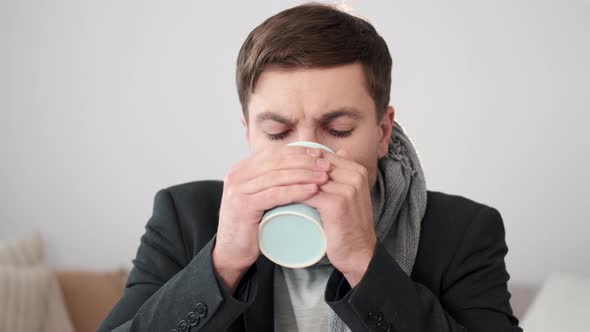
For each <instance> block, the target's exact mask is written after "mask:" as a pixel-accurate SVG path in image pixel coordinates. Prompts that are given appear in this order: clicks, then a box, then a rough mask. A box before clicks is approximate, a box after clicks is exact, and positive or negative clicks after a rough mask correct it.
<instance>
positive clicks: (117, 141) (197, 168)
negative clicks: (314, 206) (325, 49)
mask: <svg viewBox="0 0 590 332" xmlns="http://www.w3.org/2000/svg"><path fill="white" fill-rule="evenodd" d="M296 3H298V2H297V1H286V2H283V3H280V2H278V1H256V2H250V3H246V2H238V1H233V2H232V1H215V2H210V3H205V2H200V1H174V2H171V1H113V0H110V1H80V0H54V1H30V0H0V47H1V48H2V49H1V51H0V162H1V166H0V171H1V173H0V239H4V238H10V237H13V236H16V235H18V234H23V233H25V232H26V231H28V230H30V229H32V228H38V229H40V230H41V231H42V233H43V235H44V236H45V238H46V241H47V250H48V252H47V253H48V259H49V261H50V263H51V264H52V265H54V266H59V267H86V268H93V269H103V268H111V267H115V266H117V265H126V266H129V265H130V261H131V259H132V258H133V256H134V254H135V250H136V248H137V246H138V244H139V237H140V236H141V234H143V227H144V225H145V223H146V222H147V220H148V218H149V216H150V214H151V209H152V203H153V197H154V194H155V192H156V191H157V190H158V189H160V188H163V187H167V186H169V185H172V184H176V183H181V182H187V181H193V180H197V179H208V178H217V179H221V178H223V175H224V174H225V172H226V170H227V169H229V167H230V166H231V165H232V164H233V163H234V162H235V161H236V160H238V159H240V158H244V157H247V155H248V149H247V145H246V143H245V142H244V140H243V132H242V128H241V125H240V122H239V114H240V108H239V102H238V99H237V94H236V92H235V85H234V69H235V59H236V56H237V52H238V49H239V47H240V45H241V43H242V42H243V40H244V38H245V37H246V35H247V34H248V33H249V32H250V31H251V30H252V29H253V28H254V27H255V26H256V25H257V24H259V23H260V22H262V20H263V19H264V18H266V17H268V16H270V15H272V14H274V13H276V12H278V11H279V10H282V9H284V8H286V7H289V6H291V5H293V4H296ZM348 4H349V5H350V6H352V7H354V8H356V9H357V12H358V13H359V14H361V15H362V16H365V17H367V18H369V19H370V20H371V21H372V22H373V23H374V25H375V26H376V28H377V29H378V31H379V32H380V33H381V34H382V35H383V36H384V38H385V39H386V40H387V42H388V44H389V47H390V50H391V52H392V54H393V57H394V66H395V68H394V78H393V81H394V82H393V91H392V105H394V107H396V110H397V112H396V116H397V120H398V121H399V122H400V123H401V124H402V125H403V126H404V127H405V129H406V131H407V132H408V134H409V135H410V137H411V138H412V139H413V141H414V143H415V145H416V146H417V148H418V152H419V154H420V157H421V159H422V162H423V165H424V168H425V171H426V178H427V183H428V186H429V188H430V189H431V190H440V191H444V192H448V193H454V194H460V195H464V196H466V197H469V198H472V199H474V200H478V201H480V202H483V203H486V204H489V205H492V206H494V207H496V208H498V209H499V210H500V212H501V213H502V216H503V218H504V222H505V225H506V229H507V240H508V243H509V248H510V251H509V254H508V258H507V260H508V268H509V271H510V273H511V275H512V277H513V280H521V281H531V282H539V281H541V280H543V279H544V278H546V277H547V276H548V275H549V274H550V273H552V272H555V271H568V272H574V273H582V274H585V275H590V254H589V253H590V244H589V242H588V241H587V237H588V235H589V234H590V226H589V223H590V212H589V209H588V203H590V202H589V199H588V198H589V197H590V180H589V176H588V173H587V170H589V169H590V158H589V144H588V141H589V140H588V138H587V136H586V135H585V134H584V133H583V130H584V128H585V127H586V126H587V123H589V122H590V116H589V115H588V111H589V109H588V106H587V105H588V104H589V101H590V100H589V95H590V93H589V88H590V81H589V77H590V65H589V61H588V59H590V45H589V44H590V39H589V38H588V31H590V20H589V19H588V17H590V3H589V2H588V1H582V0H578V1H575V0H571V1H557V0H554V1H533V0H526V1H524V0H523V1H507V0H502V1H493V2H491V1H487V2H482V1H477V2H475V1H467V0H464V1H450V2H449V1H445V2H440V1H434V0H431V1H425V2H421V3H420V4H418V3H417V2H415V1H413V2H409V1H387V2H386V1H382V2H377V1H371V2H368V1H364V2H361V1H350V2H348Z"/></svg>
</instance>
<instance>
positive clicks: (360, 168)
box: [359, 166, 369, 178]
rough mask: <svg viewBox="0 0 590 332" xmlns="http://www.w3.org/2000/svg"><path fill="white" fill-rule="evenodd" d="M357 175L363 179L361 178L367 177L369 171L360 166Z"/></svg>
mask: <svg viewBox="0 0 590 332" xmlns="http://www.w3.org/2000/svg"><path fill="white" fill-rule="evenodd" d="M359 174H360V175H361V176H362V177H363V178H367V177H368V176H369V171H367V168H366V167H365V166H360V167H359Z"/></svg>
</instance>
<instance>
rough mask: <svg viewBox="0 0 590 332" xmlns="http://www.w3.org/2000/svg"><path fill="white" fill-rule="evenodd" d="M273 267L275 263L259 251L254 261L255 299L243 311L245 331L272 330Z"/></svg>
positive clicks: (270, 331)
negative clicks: (255, 275)
mask: <svg viewBox="0 0 590 332" xmlns="http://www.w3.org/2000/svg"><path fill="white" fill-rule="evenodd" d="M274 267H275V264H274V263H273V262H271V261H270V260H269V259H268V258H266V256H264V255H263V254H262V253H261V254H260V256H259V257H258V260H257V261H256V269H257V270H258V272H257V274H258V291H257V294H256V299H255V300H254V302H253V303H252V305H251V306H250V307H249V308H248V309H247V310H246V312H244V327H245V330H246V331H247V332H274Z"/></svg>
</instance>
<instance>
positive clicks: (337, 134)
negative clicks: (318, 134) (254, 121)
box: [266, 129, 354, 141]
mask: <svg viewBox="0 0 590 332" xmlns="http://www.w3.org/2000/svg"><path fill="white" fill-rule="evenodd" d="M291 131H292V129H289V130H285V131H283V132H282V133H278V134H266V137H267V138H268V140H270V141H278V140H282V139H283V138H285V137H287V135H289V133H290V132H291ZM326 131H327V132H328V133H329V134H330V135H332V136H334V137H339V138H342V137H348V136H350V135H352V132H353V131H354V129H350V130H345V131H340V130H334V129H326Z"/></svg>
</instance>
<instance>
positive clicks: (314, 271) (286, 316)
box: [273, 265, 334, 332]
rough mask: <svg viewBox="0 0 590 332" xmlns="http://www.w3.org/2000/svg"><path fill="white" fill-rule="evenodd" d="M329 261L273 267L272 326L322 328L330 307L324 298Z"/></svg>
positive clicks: (289, 331)
mask: <svg viewBox="0 0 590 332" xmlns="http://www.w3.org/2000/svg"><path fill="white" fill-rule="evenodd" d="M332 271H334V267H333V266H331V265H313V266H310V267H307V268H300V269H290V268H286V267H282V266H280V265H277V266H275V269H274V286H273V287H274V315H275V317H274V321H275V324H274V327H275V331H281V332H283V331H284V332H297V331H305V332H314V331H318V332H320V331H322V332H323V331H326V326H327V324H328V321H327V320H328V317H329V316H330V313H331V312H333V310H332V308H330V306H328V304H327V303H326V302H325V301H324V291H325V289H326V284H327V282H328V278H329V277H330V274H331V273H332Z"/></svg>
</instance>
